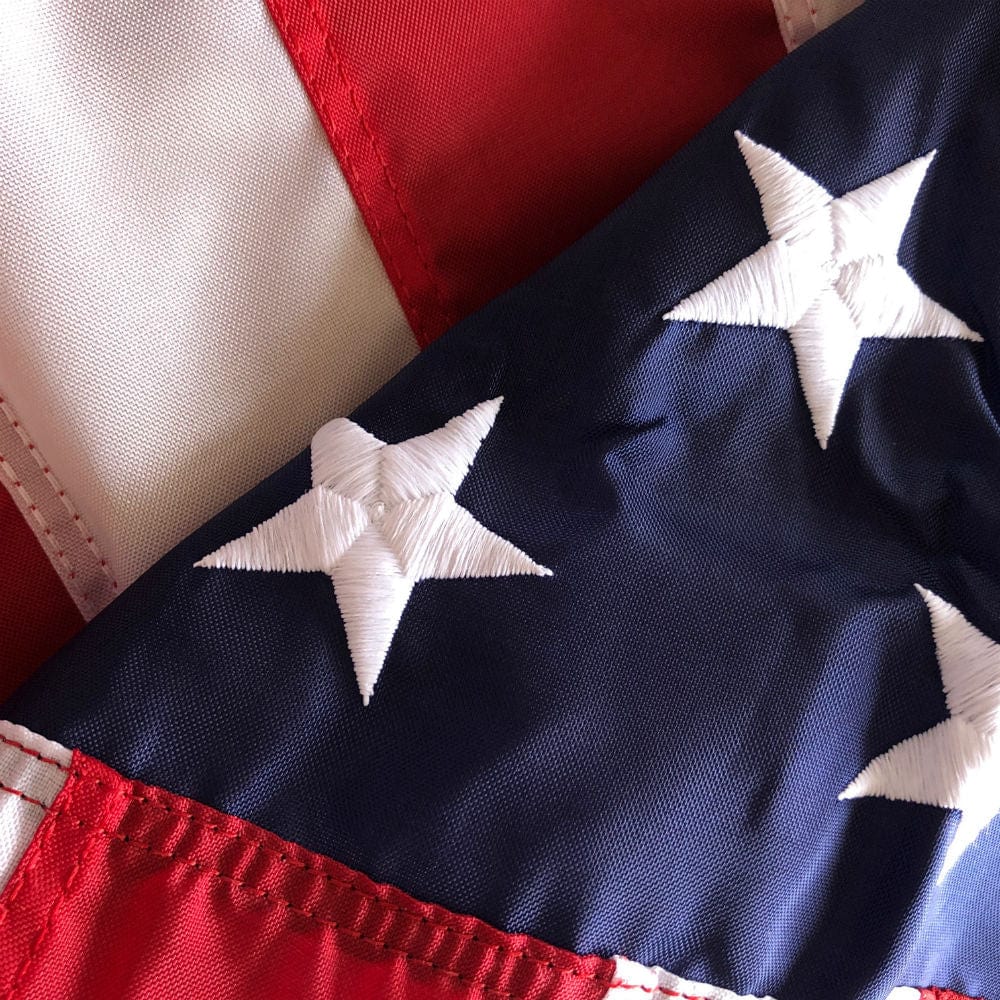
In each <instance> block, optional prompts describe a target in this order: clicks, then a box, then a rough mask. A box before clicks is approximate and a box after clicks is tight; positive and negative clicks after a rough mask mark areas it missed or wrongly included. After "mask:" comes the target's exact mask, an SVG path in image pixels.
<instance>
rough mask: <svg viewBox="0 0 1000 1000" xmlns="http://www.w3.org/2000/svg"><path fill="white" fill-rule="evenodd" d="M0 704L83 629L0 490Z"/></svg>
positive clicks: (60, 585)
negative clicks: (0, 547)
mask: <svg viewBox="0 0 1000 1000" xmlns="http://www.w3.org/2000/svg"><path fill="white" fill-rule="evenodd" d="M0 539H3V562H2V565H0V702H2V701H4V700H5V699H6V698H8V697H9V696H10V695H11V694H12V693H13V692H14V690H15V689H16V688H17V687H18V685H20V684H21V682H22V681H24V680H25V679H26V678H28V677H30V676H31V674H32V673H33V672H34V670H35V668H36V667H37V666H38V665H39V664H40V663H42V662H43V661H44V660H46V659H47V658H48V657H49V656H51V655H52V654H53V653H54V652H55V651H56V650H57V649H59V647H60V646H62V645H63V644H64V643H65V642H67V641H68V640H69V639H70V638H71V637H72V636H73V635H75V634H76V633H77V632H79V630H80V629H81V628H82V627H83V618H82V617H81V616H80V612H79V611H77V609H76V605H75V604H74V603H73V601H72V599H71V598H70V596H69V594H68V593H67V592H66V588H65V587H64V586H63V583H62V580H61V579H60V578H59V575H58V574H57V573H56V571H55V570H54V569H53V568H52V564H51V563H50V562H49V560H48V557H47V556H46V555H45V553H44V552H43V551H42V548H41V546H40V545H39V543H38V539H37V538H35V535H34V534H33V532H32V531H31V529H30V528H29V527H28V525H27V522H25V520H24V518H23V517H22V516H21V512H20V510H18V508H17V505H16V504H15V503H14V501H13V499H12V498H11V496H10V494H9V493H8V492H7V491H6V490H5V489H2V488H0Z"/></svg>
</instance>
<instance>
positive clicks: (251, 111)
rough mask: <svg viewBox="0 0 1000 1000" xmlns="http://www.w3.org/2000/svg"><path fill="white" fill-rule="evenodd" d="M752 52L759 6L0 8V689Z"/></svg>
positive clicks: (419, 340)
mask: <svg viewBox="0 0 1000 1000" xmlns="http://www.w3.org/2000/svg"><path fill="white" fill-rule="evenodd" d="M272 14H273V19H272ZM285 42H287V49H286V46H285V44H284V43H285ZM781 54H782V45H781V39H780V36H779V31H778V22H777V20H776V18H775V17H774V12H773V10H772V9H771V5H770V3H769V2H768V0H734V2H731V3H726V4H723V5H708V6H706V5H704V4H700V3H693V2H685V3H684V4H672V5H670V6H669V8H665V7H663V6H662V5H658V4H649V3H646V2H645V0H628V2H624V3H617V4H614V5H610V6H609V5H585V6H584V7H583V8H580V7H579V5H567V4H564V3H561V2H550V0H547V2H545V3H535V4H530V5H525V4H521V3H514V2H509V3H504V4H496V3H486V4H483V3H449V4H436V5H434V4H425V3H418V2H405V3H400V2H392V3H387V2H383V3H371V2H365V3H337V4H331V3H326V2H325V0H323V2H321V0H281V2H274V3H272V4H270V5H265V4H264V3H257V2H252V3H238V2H232V0H231V2H225V3H217V2H207V0H184V2H183V3H175V4H169V5H162V4H161V5H156V4H153V5H117V6H116V5H112V6H108V5H107V4H101V3H92V2H86V3H75V4H72V5H69V6H67V5H65V4H61V3H53V2H50V0H31V2H29V3H21V4H18V5H17V6H16V8H15V9H13V10H11V11H9V12H8V17H7V18H6V21H5V26H4V31H3V33H2V35H0V66H2V67H3V72H2V73H0V138H2V146H3V150H4V152H3V155H2V156H0V231H2V232H3V234H4V235H3V244H4V246H3V256H2V258H0V329H2V331H3V357H2V369H0V459H2V460H0V482H3V484H4V486H5V487H6V489H7V491H8V493H9V497H6V496H5V497H4V499H3V508H4V509H5V510H6V511H8V512H9V514H8V515H5V516H14V508H16V510H17V511H19V512H20V513H21V515H22V516H23V518H24V521H25V524H26V525H27V527H28V528H30V530H31V531H32V533H33V534H34V535H35V537H36V539H37V542H38V546H37V547H33V548H29V549H28V550H27V552H29V553H30V556H31V558H30V561H28V562H25V561H24V560H23V559H22V558H17V559H15V555H21V554H23V553H22V552H21V550H17V551H15V549H14V548H13V547H11V548H10V549H9V551H8V552H5V553H4V558H3V560H2V561H0V587H2V588H3V590H2V592H3V593H5V594H6V593H8V592H10V593H12V594H13V595H14V596H13V598H12V599H13V600H17V601H19V602H21V603H25V602H27V603H29V604H30V608H29V615H28V616H27V617H22V616H16V617H17V620H16V622H15V623H13V624H5V622H6V619H7V618H14V617H15V616H14V615H13V613H12V612H11V613H10V614H9V615H8V614H4V615H3V617H0V626H3V627H2V628H0V696H2V695H4V694H6V693H9V692H10V691H11V690H13V688H14V687H16V685H17V683H18V682H19V681H20V679H21V678H22V677H23V676H25V675H26V674H27V673H29V672H30V670H31V669H32V668H33V667H34V666H35V665H36V664H37V663H38V662H40V660H41V659H43V658H44V657H45V656H47V655H49V654H51V653H52V652H54V650H55V649H56V648H57V647H58V646H59V645H60V644H61V641H62V640H63V639H64V637H65V636H66V635H67V634H69V633H70V632H71V631H72V630H73V629H75V628H78V627H79V626H80V624H81V623H82V622H83V621H85V620H89V619H90V618H92V617H93V616H94V615H95V614H96V613H97V612H98V611H100V609H101V608H103V607H104V606H106V605H107V603H108V602H109V601H111V600H112V599H113V598H114V597H115V596H116V595H117V594H118V593H120V592H121V591H122V590H123V589H124V588H125V587H127V586H128V585H129V584H130V583H131V582H132V581H133V580H134V579H135V578H136V577H137V576H138V575H139V574H140V573H142V572H143V571H144V570H145V569H146V568H148V567H149V566H150V565H151V564H152V563H153V562H154V561H155V560H156V559H157V558H159V557H160V556H161V555H163V554H164V553H165V552H166V551H167V550H168V549H170V548H171V547H172V546H173V545H175V544H176V543H177V542H179V541H180V540H181V539H182V538H184V537H185V536H186V535H187V534H188V533H189V532H191V531H192V530H194V529H195V528H197V527H199V526H200V525H201V524H202V523H204V521H205V520H206V519H207V518H208V517H210V516H211V515H213V514H215V513H217V512H218V511H219V510H221V509H222V508H223V507H225V506H226V505H227V504H228V503H229V502H231V501H232V500H234V499H235V498H236V497H238V496H239V495H240V494H242V493H243V492H245V491H246V490H247V489H249V488H250V487H251V486H253V485H254V484H255V483H256V482H258V481H259V480H260V479H261V478H262V477H263V476H265V475H267V474H269V473H271V472H273V471H274V470H275V469H276V468H278V467H279V466H281V465H282V464H283V463H284V462H286V461H287V460H288V459H290V458H291V457H292V456H293V455H295V454H296V453H297V452H298V451H300V450H301V449H302V448H303V447H305V446H306V445H307V444H308V441H309V438H310V435H311V434H312V431H313V430H314V429H315V428H316V427H317V426H318V425H319V424H320V423H322V422H323V421H324V420H326V419H328V418H329V417H330V416H333V415H338V414H341V415H342V414H345V413H348V412H350V411H351V410H352V409H353V408H354V407H355V406H357V405H358V403H360V402H361V401H362V400H363V399H364V398H365V397H366V396H368V395H369V394H370V393H371V392H373V391H374V390H375V389H377V388H378V387H379V386H380V385H382V384H383V383H384V382H385V381H386V379H387V378H389V377H390V376H391V375H392V374H394V373H395V372H396V371H397V370H398V369H399V368H400V367H401V366H402V365H403V364H404V363H405V362H406V361H408V360H409V359H410V358H411V357H412V356H413V355H414V354H415V353H416V351H417V349H418V346H420V345H423V344H426V343H428V342H429V341H430V340H431V339H433V338H434V337H435V336H436V335H438V334H439V333H441V332H442V330H444V329H445V327H446V326H448V325H450V324H451V323H452V322H454V321H455V320H456V319H458V318H460V317H461V316H464V315H466V314H468V312H470V311H471V310H472V309H473V308H475V307H477V306H479V305H481V304H482V303H483V302H485V301H486V300H487V299H488V298H490V297H492V296H493V295H494V294H496V293H497V292H499V291H502V290H504V289H505V288H507V287H509V286H510V285H511V284H513V283H514V282H515V281H516V280H518V279H520V278H521V277H524V276H525V275H527V274H528V273H529V272H530V271H531V270H533V269H534V268H535V267H536V266H537V265H538V264H540V263H542V262H543V261H544V260H546V259H548V258H550V257H551V256H553V255H554V254H555V253H557V252H558V251H559V250H561V249H563V248H564V247H565V246H566V245H568V244H569V243H570V242H571V241H572V240H573V239H575V238H577V237H578V236H580V235H582V234H583V233H584V232H585V231H586V230H587V229H588V228H589V227H590V226H591V225H593V224H594V223H595V222H596V221H597V220H598V219H599V218H600V217H601V216H603V215H604V214H605V213H606V212H607V211H609V210H610V209H611V208H613V207H614V206H615V205H616V204H617V203H618V202H619V201H621V200H622V199H623V198H624V197H625V196H626V195H627V194H629V193H630V192H631V191H632V190H634V189H635V187H637V186H638V185H639V183H641V182H642V181H643V180H644V179H645V178H646V177H648V176H649V174H651V173H652V172H653V170H654V169H655V167H656V166H657V165H658V164H659V163H660V162H662V160H663V159H664V158H665V157H666V156H667V155H668V154H669V153H671V152H673V151H674V150H675V149H677V148H678V147H679V146H680V145H681V144H682V143H683V142H684V141H686V140H687V139H688V138H689V137H690V136H691V135H692V134H694V132H695V131H696V130H697V129H698V128H700V127H701V126H702V125H704V124H705V123H706V122H708V121H709V120H710V118H711V117H712V116H713V115H714V114H716V113H717V112H718V111H720V110H721V109H722V108H723V107H724V106H725V105H726V104H727V103H728V102H729V101H730V100H732V99H733V98H734V97H735V96H736V95H737V94H738V93H739V92H740V91H741V90H742V89H743V88H744V87H745V86H746V85H747V84H748V83H749V82H750V81H751V80H753V79H754V78H755V77H756V76H758V75H759V74H760V73H761V72H762V71H763V70H764V69H766V68H767V67H768V66H770V65H771V64H772V63H773V62H775V61H776V60H777V59H778V58H779V56H780V55H781ZM296 71H298V75H297V72H296ZM300 77H301V80H300ZM310 100H311V102H312V104H311V103H310ZM20 531H21V533H22V534H23V529H20ZM59 581H61V583H60V582H59ZM60 589H61V590H62V591H64V592H65V593H60ZM33 594H34V595H36V596H37V595H39V594H41V595H44V596H42V597H40V598H39V599H38V600H36V596H32V595H33ZM67 596H68V597H69V599H70V600H71V601H72V603H73V604H74V605H75V611H74V609H73V608H72V607H67V606H66V605H67V603H68V602H67V600H66V598H67ZM39 600H41V601H44V602H47V604H48V609H49V611H51V612H52V614H51V616H50V614H49V613H48V612H46V613H44V614H43V612H42V605H41V604H40V603H39ZM32 617H33V618H35V619H38V620H39V624H37V625H36V626H31V622H30V620H31V618H32Z"/></svg>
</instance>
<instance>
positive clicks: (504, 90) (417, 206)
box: [267, 0, 785, 344]
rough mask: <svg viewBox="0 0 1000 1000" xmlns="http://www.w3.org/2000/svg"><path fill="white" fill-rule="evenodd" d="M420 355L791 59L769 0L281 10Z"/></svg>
mask: <svg viewBox="0 0 1000 1000" xmlns="http://www.w3.org/2000/svg"><path fill="white" fill-rule="evenodd" d="M267 2H268V6H269V7H270V9H271V12H272V15H273V17H274V20H275V23H276V24H277V26H278V28H279V30H280V31H281V33H282V35H283V37H284V39H285V44H286V46H287V48H288V50H289V52H290V54H291V57H292V59H293V61H294V63H295V65H296V68H297V69H298V72H299V75H300V77H301V78H302V80H303V82H304V84H305V87H306V90H307V91H308V93H309V95H310V97H311V99H312V101H313V104H314V106H315V107H316V110H317V112H318V114H319V117H320V119H321V121H322V122H323V125H324V127H325V128H326V132H327V135H328V136H329V137H330V142H331V144H332V146H333V148H334V150H335V152H336V154H337V157H338V159H339V160H340V163H341V166H342V167H343V169H344V173H345V175H346V176H347V180H348V182H349V183H350V185H351V189H352V191H353V192H354V195H355V198H356V199H357V201H358V204H359V206H360V207H361V210H362V212H363V213H364V216H365V220H366V222H367V224H368V228H369V229H370V231H371V233H372V236H373V238H374V240H375V244H376V246H377V247H378V250H379V253H380V254H381V256H382V260H383V262H384V264H385V267H386V271H387V272H388V274H389V277H390V279H391V280H392V282H393V284H394V286H395V288H396V290H397V293H398V294H399V299H400V302H401V303H402V305H403V308H404V309H405V310H406V313H407V316H408V317H409V319H410V322H411V324H412V326H413V329H414V331H415V333H416V335H417V339H418V340H419V341H420V343H421V344H426V343H428V342H429V341H430V340H431V339H433V338H434V337H435V336H437V335H438V334H439V333H441V332H442V331H443V330H444V329H446V328H447V327H448V326H449V325H450V324H451V323H453V322H454V321H455V320H456V319H459V318H461V317H462V316H465V315H467V314H468V313H470V312H472V311H473V310H474V309H476V308H478V307H479V306H480V305H482V304H483V303H485V302H486V301H487V300H489V299H490V298H492V297H493V296H494V295H496V294H498V293H499V292H502V291H504V290H505V289H507V288H509V287H510V286H511V285H513V284H515V283H516V282H517V281H518V280H520V279H521V278H523V277H525V276H527V275H528V274H530V273H531V272H532V271H534V270H535V269H537V268H538V267H539V266H540V265H541V264H542V263H544V262H545V261H547V260H549V259H550V258H552V257H553V256H555V255H556V254H557V253H558V252H559V251H560V250H562V249H563V248H565V247H566V246H567V245H568V244H569V243H571V242H572V241H573V240H574V239H576V238H577V237H578V236H580V235H582V234H583V233H584V232H586V231H587V230H588V229H589V228H590V227H591V226H593V225H594V223H596V222H597V221H598V220H599V219H600V218H601V217H602V216H604V215H605V214H606V213H607V212H608V211H610V209H612V208H613V207H614V206H615V205H616V204H618V203H619V202H620V201H621V200H623V199H624V198H625V196H627V195H628V194H629V193H630V192H631V191H633V190H634V189H635V188H636V187H637V186H638V185H639V184H640V183H641V182H642V181H643V180H644V179H645V178H646V177H648V176H649V175H650V174H651V173H652V172H653V171H654V170H655V168H656V167H657V166H658V165H659V164H660V163H662V162H663V160H665V159H666V158H667V157H668V156H669V155H670V154H671V153H672V152H674V151H675V150H676V149H677V148H679V147H680V146H681V145H682V144H683V143H684V142H685V141H686V140H687V139H689V138H690V137H691V136H692V135H693V134H694V133H695V132H696V131H698V129H700V128H701V127H702V126H703V125H705V124H706V123H707V122H708V121H709V120H710V119H711V118H712V117H713V116H714V115H715V114H716V113H717V112H719V111H720V110H722V108H724V107H725V106H726V105H727V104H728V103H730V101H732V100H733V98H735V97H736V96H737V95H738V94H739V93H740V91H741V90H742V89H743V88H744V87H745V86H746V85H747V84H748V83H750V82H751V81H752V80H753V79H754V78H755V77H757V76H758V75H760V73H762V72H763V71H764V70H765V69H767V68H768V67H769V66H771V65H772V64H773V63H774V62H776V61H777V60H778V59H779V58H780V57H781V56H782V55H783V54H784V51H785V50H784V45H783V44H782V41H781V36H780V32H779V29H778V23H777V19H776V17H775V13H774V7H773V5H772V2H771V0H727V2H723V3H706V2H705V0H672V2H671V3H663V2H662V0H615V2H614V3H578V2H573V0H534V2H532V3H524V2H522V0H507V2H506V3H498V2H497V0H446V2H441V3H434V4H429V3H426V2H424V0H267Z"/></svg>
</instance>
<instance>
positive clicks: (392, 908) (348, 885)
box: [71, 770, 576, 975]
mask: <svg viewBox="0 0 1000 1000" xmlns="http://www.w3.org/2000/svg"><path fill="white" fill-rule="evenodd" d="M71 773H72V775H73V777H74V778H76V779H77V780H78V781H80V782H83V783H87V784H92V785H95V786H96V787H100V788H103V787H106V783H105V782H103V781H101V779H100V778H93V777H91V776H90V775H87V774H83V773H82V772H81V771H78V770H73V771H72V772H71ZM118 795H119V796H120V797H121V798H122V799H125V800H126V801H133V802H138V803H140V804H141V805H144V806H149V807H152V808H155V809H157V810H158V811H160V812H162V813H163V814H165V815H171V816H177V817H178V818H180V819H183V820H185V821H186V822H187V823H188V824H189V825H192V826H197V827H199V828H200V829H202V830H205V831H207V832H208V833H211V834H214V835H216V836H219V837H221V838H223V839H225V840H229V841H232V842H237V843H243V844H247V845H248V846H250V847H253V848H256V849H257V850H258V851H260V852H261V853H263V854H267V855H270V856H271V857H272V858H274V859H275V860H276V861H278V862H279V863H280V864H282V865H285V866H287V867H290V868H294V869H296V870H299V871H305V872H308V873H310V874H313V875H316V876H318V877H321V878H323V879H324V880H325V881H326V882H327V883H328V884H331V885H336V886H339V887H340V888H343V889H346V890H348V891H349V892H352V893H355V894H356V895H358V896H360V897H361V898H362V899H367V900H369V901H371V902H373V903H378V904H379V905H380V906H381V907H382V908H383V910H385V912H387V913H391V914H401V915H403V916H408V917H412V918H413V919H414V920H419V921H420V922H421V923H426V924H431V925H432V926H434V927H438V928H441V929H443V930H445V931H447V932H449V933H452V934H455V935H456V936H458V937H464V938H467V939H469V940H471V941H475V942H477V943H480V942H481V939H480V937H479V935H478V934H477V933H476V932H475V931H468V930H466V929H465V928H463V927H458V926H455V925H453V924H449V923H445V922H443V921H434V920H431V919H430V918H429V917H427V916H426V915H425V914H423V913H419V912H417V911H415V910H414V909H412V908H410V907H406V906H400V905H398V904H396V903H393V902H391V901H390V900H388V899H387V898H386V897H385V896H381V895H379V894H378V892H371V891H369V890H367V889H364V888H362V887H361V886H359V885H357V883H356V882H353V881H351V880H349V879H346V878H344V877H343V876H341V875H338V874H336V873H334V872H330V871H328V870H327V869H326V867H324V866H323V865H311V864H309V863H308V862H305V861H300V860H298V858H294V857H292V856H291V855H290V854H288V852H287V851H282V850H278V849H277V848H274V847H271V846H269V845H268V844H267V843H266V842H265V841H264V840H263V838H260V837H249V836H245V835H244V834H242V833H229V832H228V831H226V830H223V829H222V828H221V827H220V826H219V824H218V823H211V822H209V821H208V820H206V819H203V818H202V817H200V816H199V815H197V814H196V813H194V812H192V811H190V810H180V809H176V808H174V807H173V806H170V805H167V804H166V803H163V802H160V801H158V800H157V799H155V798H152V797H150V796H148V795H141V794H137V793H135V792H130V791H128V790H127V789H121V790H120V791H119V792H118ZM483 946H484V947H488V948H491V949H493V950H495V951H496V952H498V953H499V952H506V953H509V954H513V955H517V956H518V957H519V958H524V959H527V960H530V961H531V962H534V963H536V964H538V965H544V966H545V967H546V968H550V969H555V970H556V971H559V972H564V973H570V974H574V975H575V974H576V973H575V970H574V969H573V968H572V967H567V966H560V965H556V964H555V963H553V962H551V961H550V960H549V959H547V958H541V957H540V956H538V955H534V954H532V952H531V951H529V950H528V949H526V948H517V947H512V946H510V945H505V944H500V943H496V942H494V943H485V942H484V943H483Z"/></svg>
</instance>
